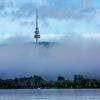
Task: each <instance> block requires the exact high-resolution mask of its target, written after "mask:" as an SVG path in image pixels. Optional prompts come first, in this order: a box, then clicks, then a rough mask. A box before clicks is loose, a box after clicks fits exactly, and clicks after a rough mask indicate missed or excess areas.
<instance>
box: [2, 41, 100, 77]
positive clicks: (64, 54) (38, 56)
mask: <svg viewBox="0 0 100 100" xmlns="http://www.w3.org/2000/svg"><path fill="white" fill-rule="evenodd" d="M83 41H84V40H83ZM83 41H82V40H77V41H74V40H73V41H71V40H65V41H64V42H62V43H49V42H48V43H46V42H44V43H40V44H36V43H21V44H9V45H1V46H0V77H1V78H14V77H22V76H31V75H34V74H36V75H41V76H43V77H44V78H47V79H54V78H56V77H57V76H58V75H63V76H65V77H66V78H72V76H73V75H74V74H82V75H85V76H89V77H92V78H100V73H99V70H100V45H99V42H97V41H95V40H94V41H93V40H85V42H83Z"/></svg>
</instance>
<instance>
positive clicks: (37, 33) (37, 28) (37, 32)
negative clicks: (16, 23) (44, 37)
mask: <svg viewBox="0 0 100 100" xmlns="http://www.w3.org/2000/svg"><path fill="white" fill-rule="evenodd" d="M34 38H35V39H36V43H38V39H39V38H40V34H39V27H38V9H36V28H35V35H34Z"/></svg>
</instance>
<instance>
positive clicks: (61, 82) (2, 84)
mask: <svg viewBox="0 0 100 100" xmlns="http://www.w3.org/2000/svg"><path fill="white" fill-rule="evenodd" d="M37 88H42V89H47V88H48V89H52V88H57V89H62V88H65V89H71V88H76V89H82V88H100V80H97V79H89V78H85V77H83V76H82V75H74V78H73V79H72V80H66V79H65V78H64V77H63V76H58V77H57V79H56V80H55V81H54V80H51V81H48V80H45V79H43V78H42V77H41V76H37V75H34V76H32V77H22V78H15V79H5V80H4V79H0V89H37Z"/></svg>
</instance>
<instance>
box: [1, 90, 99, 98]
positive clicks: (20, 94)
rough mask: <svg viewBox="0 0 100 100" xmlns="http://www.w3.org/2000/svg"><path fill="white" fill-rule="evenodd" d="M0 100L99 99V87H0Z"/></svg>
mask: <svg viewBox="0 0 100 100" xmlns="http://www.w3.org/2000/svg"><path fill="white" fill-rule="evenodd" d="M0 100H100V89H83V90H80V89H78V90H76V89H18V90H16V89H11V90H9V89H7V90H3V89H1V90H0Z"/></svg>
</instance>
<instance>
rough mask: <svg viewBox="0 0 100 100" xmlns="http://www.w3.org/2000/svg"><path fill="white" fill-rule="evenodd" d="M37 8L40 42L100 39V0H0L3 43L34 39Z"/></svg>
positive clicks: (0, 32) (0, 26) (0, 27)
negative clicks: (81, 38) (80, 38)
mask: <svg viewBox="0 0 100 100" xmlns="http://www.w3.org/2000/svg"><path fill="white" fill-rule="evenodd" d="M36 8H38V9H39V28H40V34H41V41H51V40H52V41H60V40H61V39H62V38H65V37H68V38H69V36H70V37H71V38H73V37H77V36H81V37H83V38H86V39H91V38H92V39H96V40H99V39H100V0H0V43H1V44H3V43H16V42H29V41H34V38H33V35H34V31H35V30H34V29H35V10H36Z"/></svg>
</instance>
